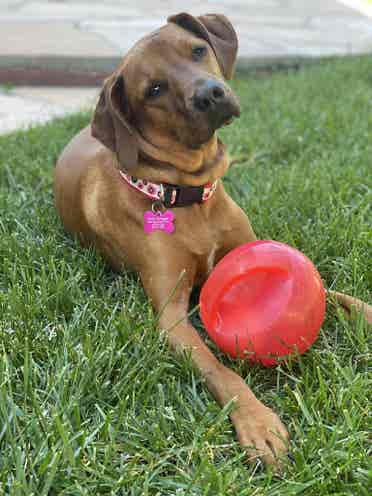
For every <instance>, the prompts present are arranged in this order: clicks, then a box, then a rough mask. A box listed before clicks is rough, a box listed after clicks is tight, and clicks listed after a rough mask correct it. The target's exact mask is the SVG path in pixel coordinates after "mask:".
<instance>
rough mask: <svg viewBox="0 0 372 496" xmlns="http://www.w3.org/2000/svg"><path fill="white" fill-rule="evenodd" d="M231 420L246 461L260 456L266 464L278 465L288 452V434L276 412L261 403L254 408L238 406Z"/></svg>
mask: <svg viewBox="0 0 372 496" xmlns="http://www.w3.org/2000/svg"><path fill="white" fill-rule="evenodd" d="M232 421H233V423H234V426H235V429H236V432H237V435H238V439H239V442H240V444H241V445H242V446H243V447H244V448H245V449H246V450H247V453H248V461H253V460H256V459H257V458H260V459H261V460H263V462H264V463H265V464H266V465H271V466H274V467H276V468H278V467H280V465H281V461H282V460H283V459H284V456H285V455H286V454H287V452H288V442H289V435H288V432H287V430H286V428H285V427H284V425H283V424H282V422H281V420H280V419H279V417H278V416H277V415H276V413H274V412H273V411H272V410H271V409H270V408H267V407H265V406H264V405H262V404H260V406H259V407H258V408H255V409H254V410H252V409H251V408H249V407H244V406H240V407H238V408H237V410H236V411H235V412H234V414H233V415H232Z"/></svg>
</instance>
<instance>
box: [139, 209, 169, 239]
mask: <svg viewBox="0 0 372 496" xmlns="http://www.w3.org/2000/svg"><path fill="white" fill-rule="evenodd" d="M143 220H144V226H143V227H144V229H145V233H151V232H153V231H165V232H167V233H168V234H172V232H174V229H175V228H174V224H173V221H174V213H173V212H172V211H171V210H166V211H165V212H152V211H151V210H147V211H146V212H145V213H144V214H143Z"/></svg>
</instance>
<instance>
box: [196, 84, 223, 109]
mask: <svg viewBox="0 0 372 496" xmlns="http://www.w3.org/2000/svg"><path fill="white" fill-rule="evenodd" d="M225 97H226V93H225V90H224V87H223V86H222V84H221V83H219V82H218V81H216V80H214V79H207V80H205V81H203V82H202V83H201V84H200V86H199V87H198V88H197V89H196V91H195V93H194V97H193V100H194V105H195V107H196V108H197V109H198V110H200V111H201V112H207V111H209V110H212V109H213V108H214V107H216V106H217V105H218V104H219V103H222V102H223V101H224V99H225Z"/></svg>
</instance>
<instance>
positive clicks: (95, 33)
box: [0, 0, 372, 59]
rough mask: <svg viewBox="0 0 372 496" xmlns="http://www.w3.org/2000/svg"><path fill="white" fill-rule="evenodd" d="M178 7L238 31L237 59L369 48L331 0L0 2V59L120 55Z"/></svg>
mask: <svg viewBox="0 0 372 496" xmlns="http://www.w3.org/2000/svg"><path fill="white" fill-rule="evenodd" d="M345 1H347V0H345ZM349 3H350V2H349ZM184 10H187V11H189V12H190V13H193V14H200V13H205V12H207V11H209V12H222V13H225V14H226V15H227V16H228V17H229V18H230V19H231V21H232V22H233V23H234V25H235V27H236V29H237V31H238V35H239V39H240V51H239V56H240V57H241V58H248V59H255V58H256V59H262V58H265V57H269V58H270V59H272V58H273V57H274V58H275V57H279V58H283V57H287V56H289V57H293V56H311V57H318V56H324V55H340V54H352V53H364V52H368V51H370V50H372V22H371V20H370V19H369V18H367V17H365V16H363V15H362V14H361V13H359V12H357V11H356V10H353V9H351V8H349V7H347V6H346V5H344V4H343V3H341V2H340V1H336V0H204V1H199V0H188V1H187V3H186V2H185V1H184V0H136V1H134V2H129V1H124V0H110V1H105V2H102V1H95V0H92V1H90V2H87V1H86V0H85V1H84V0H77V1H73V0H65V1H46V0H39V1H22V0H13V1H12V0H5V1H0V12H1V16H0V30H1V32H2V43H1V45H0V56H1V54H14V55H20V54H23V53H30V54H32V55H34V56H35V55H38V54H39V55H46V54H55V55H56V56H58V55H61V54H63V55H64V56H69V55H71V56H72V55H76V54H80V53H81V54H82V55H83V56H84V55H91V54H92V53H93V54H94V55H95V56H97V57H99V56H105V55H113V54H116V55H118V56H119V55H122V54H124V53H125V52H126V51H127V50H128V49H129V48H130V47H131V46H132V45H133V43H134V42H135V41H137V40H138V39H139V38H141V37H142V36H143V35H144V34H146V33H148V32H149V31H151V30H153V29H156V28H157V27H158V26H160V25H162V24H163V23H164V22H165V19H166V17H167V16H168V15H169V14H172V13H177V12H180V11H184ZM15 22H19V23H22V26H21V27H20V28H16V27H15V24H14V23H15ZM43 24H44V27H43ZM7 25H8V27H7ZM33 25H34V27H33ZM3 33H4V34H3ZM12 33H13V34H12ZM17 33H18V34H17ZM22 50H23V51H22ZM48 51H49V53H48Z"/></svg>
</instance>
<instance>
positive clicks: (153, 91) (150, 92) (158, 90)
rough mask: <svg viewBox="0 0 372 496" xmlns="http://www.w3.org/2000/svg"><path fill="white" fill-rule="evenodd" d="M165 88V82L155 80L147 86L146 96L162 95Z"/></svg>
mask: <svg viewBox="0 0 372 496" xmlns="http://www.w3.org/2000/svg"><path fill="white" fill-rule="evenodd" d="M166 89H167V85H166V84H165V83H160V82H156V83H153V84H152V85H151V86H149V87H148V89H147V91H146V98H156V97H158V96H160V95H162V94H163V93H164V92H165V91H166Z"/></svg>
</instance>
